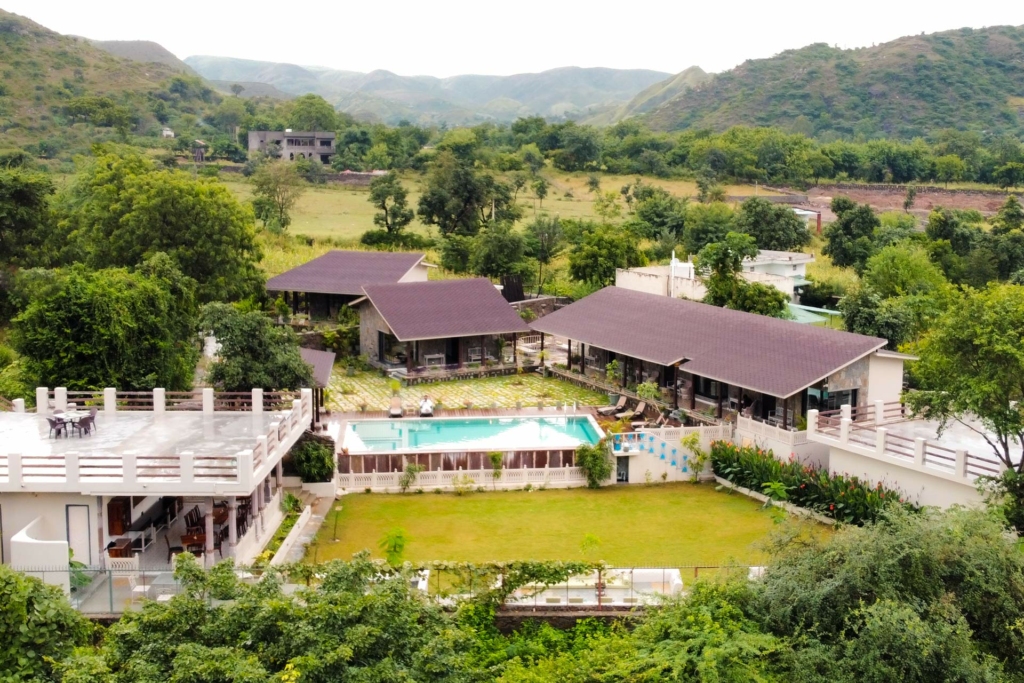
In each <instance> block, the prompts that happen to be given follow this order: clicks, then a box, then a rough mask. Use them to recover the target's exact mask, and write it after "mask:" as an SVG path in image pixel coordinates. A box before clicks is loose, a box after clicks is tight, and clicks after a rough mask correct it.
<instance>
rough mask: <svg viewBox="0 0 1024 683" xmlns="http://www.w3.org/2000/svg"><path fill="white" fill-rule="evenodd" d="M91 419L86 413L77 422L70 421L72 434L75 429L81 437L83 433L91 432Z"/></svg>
mask: <svg viewBox="0 0 1024 683" xmlns="http://www.w3.org/2000/svg"><path fill="white" fill-rule="evenodd" d="M92 420H93V418H92V417H90V416H88V415H86V416H85V417H83V418H82V419H81V420H79V421H78V422H72V423H71V433H72V434H74V433H75V432H76V431H77V432H78V438H82V435H83V434H91V433H92V426H93V422H92Z"/></svg>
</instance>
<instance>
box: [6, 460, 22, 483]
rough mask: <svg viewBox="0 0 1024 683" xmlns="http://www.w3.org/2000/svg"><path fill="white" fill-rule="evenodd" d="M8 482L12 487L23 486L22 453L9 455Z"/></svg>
mask: <svg viewBox="0 0 1024 683" xmlns="http://www.w3.org/2000/svg"><path fill="white" fill-rule="evenodd" d="M7 483H8V484H10V486H11V488H14V487H15V486H18V487H20V486H21V453H9V454H8V455H7Z"/></svg>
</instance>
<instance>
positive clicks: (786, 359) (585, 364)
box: [531, 287, 885, 430]
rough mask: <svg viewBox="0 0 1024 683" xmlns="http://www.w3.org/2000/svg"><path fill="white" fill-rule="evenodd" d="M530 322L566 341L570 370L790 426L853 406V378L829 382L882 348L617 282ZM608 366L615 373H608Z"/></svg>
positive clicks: (721, 416) (678, 403) (721, 412)
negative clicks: (819, 412) (816, 412)
mask: <svg viewBox="0 0 1024 683" xmlns="http://www.w3.org/2000/svg"><path fill="white" fill-rule="evenodd" d="M531 327H532V328H533V329H534V330H535V331H536V332H539V333H541V334H542V335H554V336H556V337H559V338H561V339H566V340H568V345H569V349H570V353H569V359H568V362H567V367H568V369H569V370H570V371H573V370H575V371H576V372H579V373H581V374H582V375H584V376H589V377H595V378H599V379H601V380H603V381H604V382H605V383H613V382H612V381H610V380H611V379H613V380H614V383H616V384H618V385H619V386H622V387H624V388H627V389H629V388H635V387H636V385H638V384H640V383H642V382H653V383H655V384H656V385H657V386H658V387H659V388H660V389H661V392H662V400H663V401H664V402H665V403H668V404H671V405H672V406H674V407H677V408H680V409H683V410H686V411H689V412H690V413H691V414H693V413H700V414H701V415H703V416H707V417H710V418H715V419H718V420H735V419H736V418H737V416H743V417H747V418H751V419H755V420H761V421H764V422H767V423H770V424H772V425H774V426H777V427H781V428H783V429H787V430H789V429H794V428H796V427H797V426H798V425H800V424H801V419H802V417H803V416H804V415H806V413H807V411H808V410H811V409H822V406H828V407H837V406H839V405H842V404H844V403H851V404H853V405H856V404H857V403H858V399H859V397H858V393H857V392H858V387H857V386H856V382H852V383H851V384H852V386H849V387H847V386H843V387H839V386H837V385H836V383H835V382H832V386H830V382H829V380H830V378H832V377H833V376H834V375H835V374H836V373H838V372H840V371H842V370H843V369H844V368H847V367H848V366H850V365H852V364H853V363H855V362H857V361H858V360H860V359H863V358H865V357H866V356H868V355H869V354H871V353H873V352H875V351H877V350H879V349H881V348H882V347H884V345H885V340H884V339H878V338H875V337H867V336H863V335H857V334H851V333H848V332H841V331H838V330H830V329H826V328H818V327H810V326H807V325H800V324H798V323H794V322H791V321H787V320H780V319H777V318H769V317H766V316H760V315H755V314H751V313H744V312H741V311H734V310H729V309H724V308H718V307H716V306H710V305H707V304H703V303H698V302H694V301H689V300H685V299H673V298H670V297H665V296H659V295H656V294H647V293H644V292H638V291H633V290H627V289H622V288H618V287H606V288H605V289H602V290H600V291H598V292H596V293H594V294H592V295H590V296H588V297H586V298H584V299H581V300H579V301H577V302H575V303H573V304H571V305H569V306H566V307H564V308H562V309H561V310H559V311H556V312H554V313H552V314H550V315H547V316H545V317H543V318H540V319H538V320H536V321H534V322H533V323H531ZM610 365H611V367H609V366H610ZM609 370H615V371H617V376H615V377H614V378H609V377H608V374H609ZM858 381H860V378H858Z"/></svg>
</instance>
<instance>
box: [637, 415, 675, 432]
mask: <svg viewBox="0 0 1024 683" xmlns="http://www.w3.org/2000/svg"><path fill="white" fill-rule="evenodd" d="M667 422H668V417H666V416H665V415H664V414H662V415H659V416H658V419H657V420H655V421H654V422H650V421H648V420H641V421H639V422H634V423H632V427H633V429H643V428H645V427H646V428H649V429H658V428H659V427H664V426H665V424H666V423H667Z"/></svg>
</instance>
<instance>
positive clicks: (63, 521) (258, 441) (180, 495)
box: [0, 388, 314, 591]
mask: <svg viewBox="0 0 1024 683" xmlns="http://www.w3.org/2000/svg"><path fill="white" fill-rule="evenodd" d="M36 405H37V406H38V407H39V408H38V410H37V412H28V411H26V410H25V404H24V401H21V400H18V401H15V402H14V412H2V413H0V525H2V527H0V533H2V537H3V542H2V544H0V555H2V556H0V559H2V561H3V562H4V563H5V564H8V565H10V566H12V567H14V568H16V569H20V570H22V571H26V572H28V573H35V574H37V575H39V576H40V577H41V578H43V580H45V581H48V582H51V583H55V584H58V585H62V586H63V587H64V589H65V591H68V590H69V575H68V572H67V566H68V557H69V551H71V552H73V558H74V559H75V560H76V561H78V562H81V563H83V564H85V565H87V566H89V567H97V568H111V567H112V566H116V567H118V568H121V569H124V568H125V566H126V564H127V565H128V566H129V568H131V567H134V569H136V570H137V569H139V568H142V569H145V568H146V567H151V568H152V567H167V566H168V563H169V556H170V553H171V549H172V548H175V547H178V546H182V547H184V546H192V547H193V548H194V549H195V551H196V552H201V553H202V554H204V555H205V557H206V561H207V564H210V563H212V562H213V561H216V560H217V559H219V558H220V557H235V558H236V559H237V560H238V561H239V562H248V561H251V560H252V559H253V558H255V556H256V555H257V554H258V553H259V552H260V551H261V549H262V547H263V546H264V545H265V544H266V542H267V541H268V540H269V538H270V536H272V535H273V532H274V530H275V529H276V528H277V525H278V524H279V523H280V520H281V517H282V513H281V510H280V498H281V495H282V468H281V459H282V457H283V456H284V455H285V454H286V453H287V452H288V450H289V449H290V448H291V447H292V446H293V445H294V444H295V442H296V440H297V439H298V438H299V437H300V436H301V435H302V433H303V432H304V431H305V430H306V429H307V428H308V427H309V425H310V423H311V420H312V419H313V414H314V405H313V392H312V390H311V389H303V390H302V391H301V392H300V393H299V394H279V393H273V394H272V393H270V392H268V393H266V394H264V392H263V391H262V390H258V389H257V390H253V392H252V394H251V395H250V394H248V393H245V394H215V393H214V392H213V390H212V389H204V390H202V392H196V393H193V392H180V393H176V392H165V391H164V390H163V389H154V390H153V393H152V394H144V395H140V394H138V393H133V392H127V393H122V392H118V391H116V390H115V389H106V390H104V391H102V392H69V391H67V390H65V389H61V388H58V389H56V390H52V391H51V390H47V389H46V388H40V389H37V391H36ZM93 410H95V418H94V419H95V428H94V429H93V430H92V431H91V433H87V434H81V433H80V432H77V431H76V432H75V433H72V434H71V435H60V436H59V437H58V435H57V434H55V433H54V432H53V429H52V425H51V420H54V419H55V418H56V417H58V416H59V417H62V418H63V419H65V420H77V421H81V420H83V419H88V417H89V415H90V413H91V412H92V411H93ZM58 411H59V413H58ZM54 424H56V423H55V422H54ZM190 513H191V514H190ZM187 517H192V519H191V520H190V521H189V522H188V524H186V518H187ZM196 518H197V519H198V521H196ZM187 526H188V527H191V530H189V529H188V528H187ZM181 549H182V548H179V549H178V550H177V551H176V552H181ZM185 549H187V548H185ZM44 569H47V570H51V571H49V572H45V571H41V570H44ZM33 570H35V571H33Z"/></svg>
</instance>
